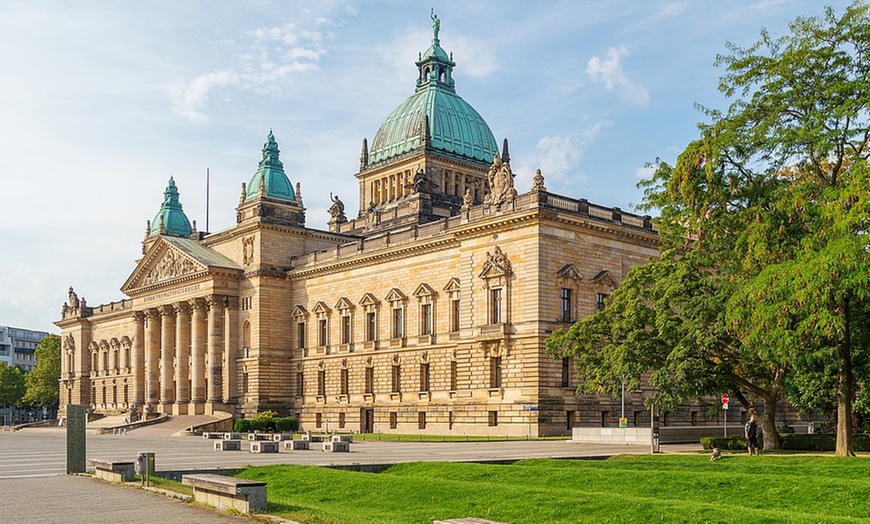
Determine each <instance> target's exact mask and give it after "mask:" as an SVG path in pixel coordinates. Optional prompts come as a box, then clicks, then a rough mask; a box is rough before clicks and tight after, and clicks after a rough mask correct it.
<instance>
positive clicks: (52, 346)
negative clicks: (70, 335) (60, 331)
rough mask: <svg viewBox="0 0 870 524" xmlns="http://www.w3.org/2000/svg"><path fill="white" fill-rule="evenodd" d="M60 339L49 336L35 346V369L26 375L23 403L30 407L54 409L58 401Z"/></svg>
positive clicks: (55, 336)
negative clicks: (25, 391)
mask: <svg viewBox="0 0 870 524" xmlns="http://www.w3.org/2000/svg"><path fill="white" fill-rule="evenodd" d="M59 380H60V337H59V336H57V335H49V336H47V337H45V338H43V339H42V340H41V341H40V342H39V345H37V346H36V367H35V368H34V369H33V370H32V371H31V372H30V373H27V375H26V377H25V383H26V385H27V393H26V394H25V395H24V399H23V402H24V403H25V404H28V405H31V406H38V407H41V408H46V409H55V408H57V406H58V403H59V401H60V397H59V394H60V390H59Z"/></svg>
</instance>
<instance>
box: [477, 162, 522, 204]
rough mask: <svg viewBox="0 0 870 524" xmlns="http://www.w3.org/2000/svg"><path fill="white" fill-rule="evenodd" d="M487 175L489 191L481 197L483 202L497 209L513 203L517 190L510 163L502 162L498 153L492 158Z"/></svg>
mask: <svg viewBox="0 0 870 524" xmlns="http://www.w3.org/2000/svg"><path fill="white" fill-rule="evenodd" d="M487 177H488V180H489V190H490V191H489V194H488V195H486V197H485V198H484V199H483V203H484V204H489V205H491V206H495V207H496V208H499V209H500V208H501V207H502V206H503V205H505V204H513V202H514V199H516V197H517V190H516V189H514V174H513V173H512V172H511V165H510V163H509V162H502V159H501V157H500V156H499V155H498V153H496V155H495V157H493V159H492V165H491V166H490V168H489V174H488V175H487Z"/></svg>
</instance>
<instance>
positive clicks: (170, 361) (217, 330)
mask: <svg viewBox="0 0 870 524" xmlns="http://www.w3.org/2000/svg"><path fill="white" fill-rule="evenodd" d="M133 318H134V320H135V324H136V327H135V336H134V338H133V355H132V356H133V358H132V360H133V362H132V369H133V403H134V404H135V405H137V406H143V407H144V408H145V410H146V411H161V412H163V413H170V414H175V415H185V414H201V413H208V412H211V411H212V409H213V408H214V406H215V405H216V404H228V403H233V402H235V401H236V399H237V398H238V391H237V386H236V364H235V362H236V348H237V345H238V332H237V324H238V298H237V297H230V296H225V295H210V296H207V297H202V298H193V299H190V300H187V301H182V302H174V303H172V304H163V305H160V306H155V307H153V308H148V309H144V310H140V311H134V312H133Z"/></svg>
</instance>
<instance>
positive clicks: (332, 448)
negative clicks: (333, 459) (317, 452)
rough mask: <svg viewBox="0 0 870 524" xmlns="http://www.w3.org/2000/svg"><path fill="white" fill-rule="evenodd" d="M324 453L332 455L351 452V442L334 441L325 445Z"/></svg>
mask: <svg viewBox="0 0 870 524" xmlns="http://www.w3.org/2000/svg"><path fill="white" fill-rule="evenodd" d="M323 451H329V452H331V453H343V452H348V451H350V442H346V441H343V440H333V441H330V442H324V443H323Z"/></svg>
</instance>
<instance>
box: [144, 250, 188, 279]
mask: <svg viewBox="0 0 870 524" xmlns="http://www.w3.org/2000/svg"><path fill="white" fill-rule="evenodd" d="M198 269H199V268H198V267H197V264H196V263H195V262H193V261H192V260H190V259H189V258H187V257H185V256H184V255H181V254H180V253H178V252H177V251H174V250H171V249H170V250H168V251H167V252H166V253H165V254H164V255H163V258H161V259H160V261H159V262H157V264H155V265H154V267H152V268H151V270H149V271H148V273H147V274H146V275H145V278H144V279H143V282H142V283H143V284H144V285H146V286H147V285H151V284H156V283H157V282H162V281H164V280H169V279H171V278H176V277H180V276H184V275H188V274H190V273H196V271H197V270H198Z"/></svg>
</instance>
